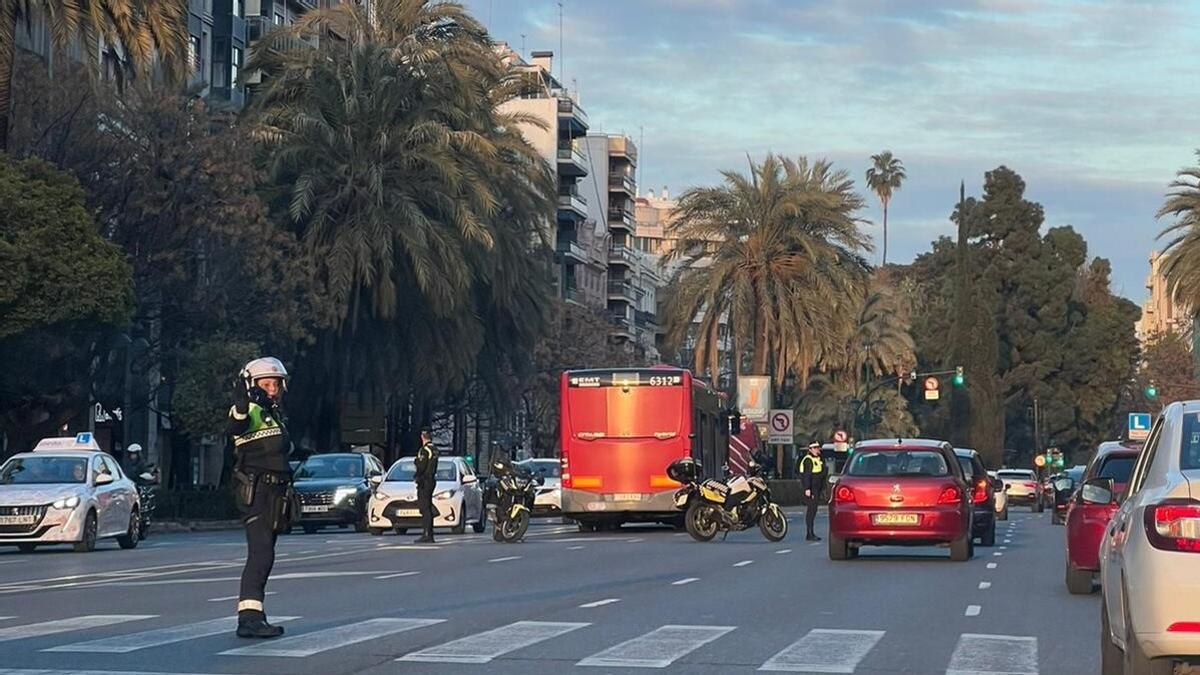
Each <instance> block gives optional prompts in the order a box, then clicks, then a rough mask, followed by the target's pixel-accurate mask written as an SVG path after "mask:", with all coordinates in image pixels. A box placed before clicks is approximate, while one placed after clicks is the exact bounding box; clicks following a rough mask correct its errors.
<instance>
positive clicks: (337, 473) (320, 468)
mask: <svg viewBox="0 0 1200 675" xmlns="http://www.w3.org/2000/svg"><path fill="white" fill-rule="evenodd" d="M362 475H363V474H362V459H360V458H358V457H347V456H345V455H331V456H321V455H318V456H314V457H309V458H308V459H306V460H304V463H303V464H301V465H300V469H299V470H298V471H296V480H305V479H320V478H362Z"/></svg>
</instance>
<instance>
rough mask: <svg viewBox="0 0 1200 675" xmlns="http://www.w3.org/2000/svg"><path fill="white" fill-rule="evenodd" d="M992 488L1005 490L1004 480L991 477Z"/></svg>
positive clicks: (1006, 487)
mask: <svg viewBox="0 0 1200 675" xmlns="http://www.w3.org/2000/svg"><path fill="white" fill-rule="evenodd" d="M992 488H993V489H996V490H1007V489H1008V486H1007V485H1005V484H1004V481H1002V480H1000V479H999V478H993V479H992Z"/></svg>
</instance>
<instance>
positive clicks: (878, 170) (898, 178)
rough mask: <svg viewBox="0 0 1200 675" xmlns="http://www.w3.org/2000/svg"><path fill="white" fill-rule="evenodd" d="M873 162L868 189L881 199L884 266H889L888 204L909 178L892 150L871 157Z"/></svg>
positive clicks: (869, 173)
mask: <svg viewBox="0 0 1200 675" xmlns="http://www.w3.org/2000/svg"><path fill="white" fill-rule="evenodd" d="M871 162H872V163H873V164H874V166H872V167H871V168H869V169H867V187H869V188H870V189H871V191H872V192H874V193H875V195H876V196H877V197H879V203H880V204H881V205H883V265H887V242H888V229H887V222H888V204H889V203H890V202H891V201H892V195H893V194H894V193H895V192H897V191H898V190H899V189H900V185H901V184H902V183H903V182H904V179H905V178H907V177H908V176H907V175H906V174H905V173H904V163H903V162H901V161H900V160H899V159H897V158H896V157H893V156H892V151H891V150H884V151H883V152H881V153H879V154H878V155H871Z"/></svg>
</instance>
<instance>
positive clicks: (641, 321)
mask: <svg viewBox="0 0 1200 675" xmlns="http://www.w3.org/2000/svg"><path fill="white" fill-rule="evenodd" d="M633 320H634V322H636V323H637V325H639V326H655V325H658V317H656V316H655V315H654V312H647V311H645V310H641V309H639V310H637V312H635V313H634V315H633Z"/></svg>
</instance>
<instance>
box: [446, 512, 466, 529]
mask: <svg viewBox="0 0 1200 675" xmlns="http://www.w3.org/2000/svg"><path fill="white" fill-rule="evenodd" d="M450 532H451V533H453V534H466V532H467V514H466V513H465V512H459V514H458V523H457V524H455V525H454V527H452V528H450Z"/></svg>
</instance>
